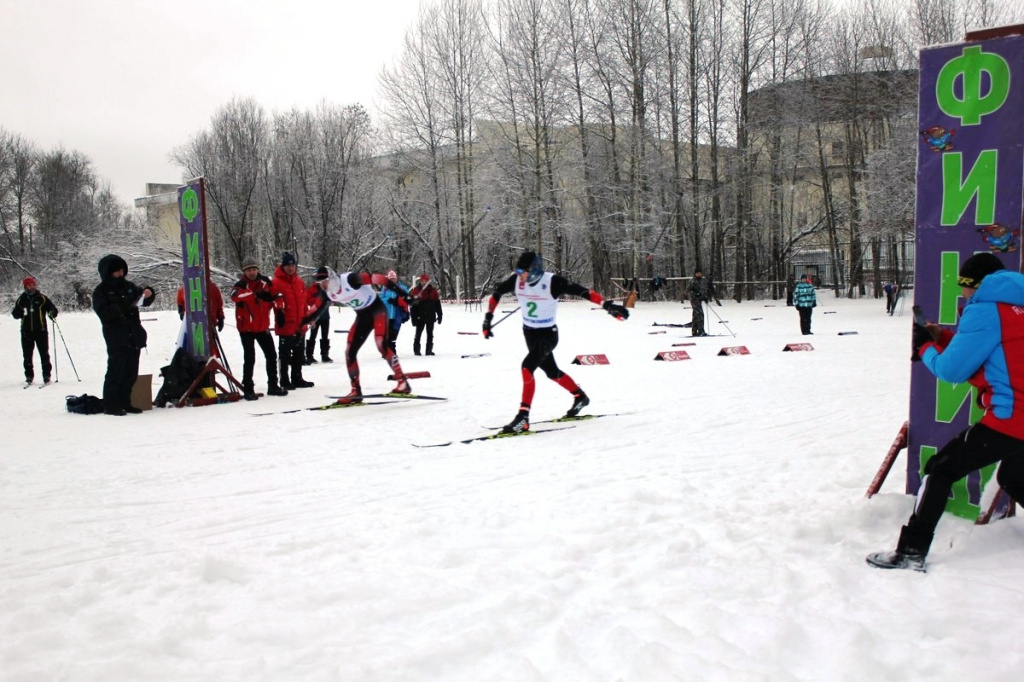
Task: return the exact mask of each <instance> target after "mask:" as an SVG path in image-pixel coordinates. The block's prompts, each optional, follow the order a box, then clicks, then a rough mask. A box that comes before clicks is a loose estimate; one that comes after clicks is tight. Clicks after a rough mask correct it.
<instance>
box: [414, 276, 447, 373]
mask: <svg viewBox="0 0 1024 682" xmlns="http://www.w3.org/2000/svg"><path fill="white" fill-rule="evenodd" d="M409 296H410V297H412V306H411V310H410V314H411V316H412V323H413V325H414V326H415V327H416V336H415V337H414V338H413V341H412V352H413V353H415V354H416V355H419V354H420V348H421V346H420V337H421V335H422V334H423V331H424V330H426V332H427V347H426V351H427V355H433V354H434V321H435V320H436V321H437V323H438V324H441V318H442V316H443V313H442V312H441V294H439V293H438V291H437V287H435V286H434V283H433V282H432V281H431V280H430V275H428V274H427V273H425V272H424V273H423V274H421V275H420V277H419V280H418V282H417V284H416V286H414V287H413V288H412V291H410V292H409Z"/></svg>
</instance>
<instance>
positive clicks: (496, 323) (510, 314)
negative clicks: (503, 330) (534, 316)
mask: <svg viewBox="0 0 1024 682" xmlns="http://www.w3.org/2000/svg"><path fill="white" fill-rule="evenodd" d="M521 307H522V306H516V309H515V310H513V311H511V312H510V313H508V315H505V317H503V318H501V319H500V320H498V321H497V322H495V323H494V324H492V325H491V329H494V328H495V327H497V326H498V325H499V324H501V323H502V322H504V321H505V320H507V319H508V318H509V317H511V316H512V315H514V314H516V313H517V312H519V308H521Z"/></svg>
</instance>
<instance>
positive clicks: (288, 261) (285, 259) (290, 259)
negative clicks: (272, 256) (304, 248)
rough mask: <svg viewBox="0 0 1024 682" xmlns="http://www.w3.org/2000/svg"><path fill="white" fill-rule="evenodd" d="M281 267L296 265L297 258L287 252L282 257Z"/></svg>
mask: <svg viewBox="0 0 1024 682" xmlns="http://www.w3.org/2000/svg"><path fill="white" fill-rule="evenodd" d="M281 265H296V261H295V256H293V255H292V254H290V253H288V252H287V251H285V252H284V253H283V254H282V255H281Z"/></svg>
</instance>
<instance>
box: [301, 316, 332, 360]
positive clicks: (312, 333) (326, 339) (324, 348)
mask: <svg viewBox="0 0 1024 682" xmlns="http://www.w3.org/2000/svg"><path fill="white" fill-rule="evenodd" d="M317 332H319V333H320V357H321V358H326V357H327V355H328V353H330V349H331V318H330V316H328V315H325V316H324V317H321V318H319V319H317V320H316V321H315V322H313V324H312V325H310V327H309V340H308V341H306V357H307V358H311V357H313V351H314V350H316V335H317Z"/></svg>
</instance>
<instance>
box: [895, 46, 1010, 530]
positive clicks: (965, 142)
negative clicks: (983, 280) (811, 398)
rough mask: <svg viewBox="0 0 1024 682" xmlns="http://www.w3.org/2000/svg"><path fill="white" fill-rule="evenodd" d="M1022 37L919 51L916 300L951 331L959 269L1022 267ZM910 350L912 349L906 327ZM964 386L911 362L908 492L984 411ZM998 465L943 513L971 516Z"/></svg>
mask: <svg viewBox="0 0 1024 682" xmlns="http://www.w3.org/2000/svg"><path fill="white" fill-rule="evenodd" d="M1022 120H1024V37H1021V36H1011V37H1004V38H995V39H991V40H985V41H980V42H969V43H962V44H958V45H945V46H942V47H935V48H929V49H925V50H922V51H921V81H920V90H919V120H918V125H919V127H918V130H919V131H920V139H919V147H918V163H917V215H916V230H917V260H916V267H915V276H914V302H915V303H916V304H917V305H920V306H921V307H922V308H923V309H924V312H925V317H927V318H928V319H929V320H932V321H935V322H938V323H939V324H941V325H942V326H943V327H944V328H948V329H953V328H954V327H955V325H956V323H957V319H958V317H959V309H960V307H962V305H963V299H962V298H961V297H960V287H959V285H958V284H957V273H958V271H959V268H960V264H961V263H962V262H963V261H964V260H965V259H967V258H969V257H970V256H971V255H972V254H974V253H977V252H979V251H990V252H992V253H995V254H996V255H998V256H999V258H1000V259H1001V260H1002V261H1003V264H1004V265H1006V267H1007V268H1009V269H1012V270H1017V271H1019V270H1020V260H1021V250H1020V243H1021V242H1020V228H1021V224H1022V223H1021V218H1022V190H1024V153H1022V149H1024V125H1022V124H1021V121H1022ZM907 346H908V347H907V353H908V354H909V353H910V348H909V334H908V344H907ZM981 414H982V412H981V410H980V409H979V408H977V407H976V403H975V395H974V391H973V390H972V389H971V387H970V385H969V384H966V383H964V384H949V383H947V382H943V381H938V380H937V379H936V378H935V377H934V376H933V375H932V374H931V373H930V372H929V371H928V370H927V369H925V368H924V367H923V366H922V365H921V364H920V363H915V364H914V365H913V368H912V370H911V384H910V432H909V447H908V452H909V458H908V468H907V492H908V493H911V494H914V493H916V492H917V490H918V488H919V487H920V484H921V469H922V467H923V464H924V463H925V462H926V461H927V460H928V458H929V457H931V456H932V455H933V454H935V452H936V451H937V450H938V449H939V448H941V447H942V446H943V445H944V444H945V443H946V442H947V441H949V440H950V439H951V438H952V437H953V436H955V435H956V434H957V433H959V432H960V431H961V430H963V429H964V428H966V427H967V426H968V424H970V423H974V422H976V421H977V420H978V419H980V417H981ZM993 471H994V467H989V468H988V469H987V470H983V471H982V472H980V473H978V472H976V473H974V474H971V476H969V477H968V479H967V480H966V482H961V483H959V484H958V485H957V486H956V487H955V488H954V490H953V494H952V496H951V498H950V501H949V503H948V504H947V507H946V509H947V511H951V512H954V513H956V514H958V515H961V516H964V517H967V518H975V517H976V516H977V514H978V509H979V504H980V502H981V492H982V489H983V486H984V483H985V481H987V480H988V478H989V477H991V475H992V473H993Z"/></svg>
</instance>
